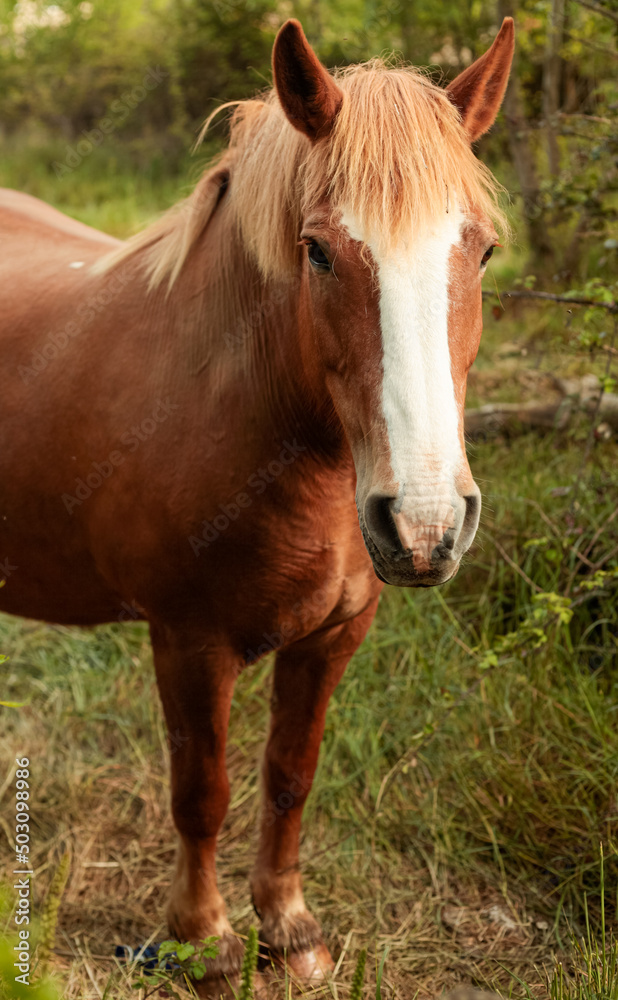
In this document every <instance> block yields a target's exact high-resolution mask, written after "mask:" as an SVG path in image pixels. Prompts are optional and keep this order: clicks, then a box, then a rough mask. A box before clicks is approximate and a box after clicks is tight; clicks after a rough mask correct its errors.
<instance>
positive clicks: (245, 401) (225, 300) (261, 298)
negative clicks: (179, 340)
mask: <svg viewBox="0 0 618 1000" xmlns="http://www.w3.org/2000/svg"><path fill="white" fill-rule="evenodd" d="M214 221H215V220H213V222H214ZM205 278H206V280H205ZM196 287H198V288H200V292H199V293H198V294H197V295H196V294H195V288H196ZM190 289H193V291H192V292H190ZM173 299H174V300H175V309H176V310H177V311H178V313H179V314H180V315H181V320H180V325H181V326H182V327H183V328H185V329H190V330H191V334H190V336H191V339H192V340H193V341H194V343H195V342H197V344H198V350H197V352H196V351H195V350H193V351H192V352H191V353H192V355H193V358H194V360H193V361H192V367H193V370H194V372H195V373H196V374H198V376H200V377H201V376H205V378H206V379H207V380H208V381H209V382H210V383H211V384H212V385H214V386H215V391H216V392H217V393H219V394H220V395H221V398H223V396H224V394H225V393H226V392H229V393H230V396H233V397H234V399H236V400H238V401H239V405H240V406H242V408H243V413H242V414H241V416H242V418H243V419H244V420H245V421H247V422H248V423H249V422H250V423H251V424H252V426H253V427H254V428H255V427H256V422H257V426H258V427H263V429H264V432H267V430H268V429H269V428H274V429H275V430H276V432H277V433H279V432H281V431H282V430H285V431H287V429H288V428H292V429H294V430H295V431H296V433H301V434H303V436H304V438H305V440H308V441H310V442H312V445H313V447H314V448H315V449H318V450H321V451H328V452H332V451H333V450H334V451H335V452H337V451H338V450H340V448H341V446H342V431H341V430H340V428H339V426H338V421H337V420H336V419H334V413H333V407H332V401H331V399H330V396H329V395H328V393H327V391H326V388H325V384H324V377H323V372H322V369H321V365H320V362H319V359H318V358H317V356H316V354H315V349H314V343H315V337H314V335H313V327H312V319H311V310H310V308H309V298H308V290H307V287H306V283H305V281H304V280H303V277H302V270H301V268H300V267H299V269H298V271H296V272H295V273H293V274H291V275H287V276H282V277H278V278H275V279H269V280H267V279H265V278H264V277H263V276H262V274H261V273H260V271H259V268H258V266H257V264H256V263H255V261H254V260H253V259H252V257H251V255H250V254H249V253H248V252H247V251H246V249H245V248H244V246H243V245H242V243H241V239H240V236H239V234H238V231H237V229H236V227H235V226H233V224H231V222H230V220H229V219H226V218H225V213H224V212H221V215H220V217H219V218H218V219H217V220H216V225H211V226H209V227H208V228H207V230H206V232H205V234H204V237H203V238H202V241H201V243H200V245H199V247H198V248H197V250H196V253H195V254H194V255H193V256H192V258H191V259H190V260H189V261H188V262H187V273H186V274H185V275H184V280H179V282H178V285H177V287H176V288H175V291H174V294H173ZM200 353H202V354H203V360H200V358H199V355H200ZM198 382H199V377H198Z"/></svg>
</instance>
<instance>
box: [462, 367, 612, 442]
mask: <svg viewBox="0 0 618 1000" xmlns="http://www.w3.org/2000/svg"><path fill="white" fill-rule="evenodd" d="M554 382H555V385H556V388H557V389H558V391H559V392H560V398H559V399H555V400H552V401H550V402H540V401H539V400H531V401H530V402H526V403H488V404H487V405H486V406H481V407H479V408H478V409H470V410H466V414H465V424H464V426H465V431H466V434H467V435H468V436H469V437H472V438H487V437H491V436H493V435H495V434H513V433H517V432H518V431H521V429H522V428H532V429H535V430H552V429H554V430H564V428H565V427H566V426H567V425H568V423H569V422H570V420H571V419H572V417H573V416H574V415H575V414H576V413H581V412H582V411H583V412H584V413H586V414H588V415H589V416H593V417H594V418H595V421H598V422H597V424H596V427H595V434H596V437H597V438H600V439H603V440H606V439H607V438H609V437H611V436H612V435H613V434H615V435H618V394H617V393H614V392H601V386H600V383H599V380H598V378H597V377H596V375H584V377H583V378H580V379H559V378H556V379H555V380H554Z"/></svg>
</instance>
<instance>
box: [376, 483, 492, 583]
mask: <svg viewBox="0 0 618 1000" xmlns="http://www.w3.org/2000/svg"><path fill="white" fill-rule="evenodd" d="M357 506H358V513H359V521H360V526H361V531H362V533H363V538H364V541H365V545H366V547H367V551H368V552H369V555H370V556H371V559H372V562H373V566H374V569H375V572H376V574H377V576H378V577H379V578H380V579H381V580H382V581H383V582H384V583H390V584H392V585H393V586H397V587H435V586H438V585H439V584H442V583H446V582H447V580H450V579H451V577H453V576H454V575H455V573H456V572H457V570H458V568H459V563H460V561H461V557H462V555H463V554H464V552H466V551H467V550H468V548H469V547H470V545H471V544H472V541H473V539H474V536H475V534H476V529H477V527H478V522H479V517H480V510H481V498H480V492H479V490H478V487H477V486H476V484H473V488H472V489H471V490H470V492H469V494H468V495H467V496H457V497H456V498H455V499H454V500H453V501H440V500H434V499H432V500H430V501H427V502H422V503H419V502H418V501H416V502H415V503H414V504H411V503H406V502H405V501H403V502H402V501H401V500H399V499H398V498H397V497H392V496H388V495H386V494H384V493H382V492H380V491H379V490H372V491H371V492H370V493H369V494H368V496H367V498H366V500H365V502H364V503H361V502H360V501H359V500H358V498H357Z"/></svg>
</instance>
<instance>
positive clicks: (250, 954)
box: [238, 927, 258, 1000]
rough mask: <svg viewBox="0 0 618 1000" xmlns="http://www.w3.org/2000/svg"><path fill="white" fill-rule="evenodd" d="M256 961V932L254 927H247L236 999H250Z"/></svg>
mask: <svg viewBox="0 0 618 1000" xmlns="http://www.w3.org/2000/svg"><path fill="white" fill-rule="evenodd" d="M257 961H258V932H257V929H256V928H255V927H250V928H249V934H248V937H247V944H246V945H245V954H244V956H243V960H242V968H241V970H240V994H239V997H238V1000H252V997H253V978H254V976H255V970H256V969H257Z"/></svg>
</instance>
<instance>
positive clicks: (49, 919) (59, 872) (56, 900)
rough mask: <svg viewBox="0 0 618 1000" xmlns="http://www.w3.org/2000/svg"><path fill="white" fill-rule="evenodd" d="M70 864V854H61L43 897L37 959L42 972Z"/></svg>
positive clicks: (53, 938) (44, 968)
mask: <svg viewBox="0 0 618 1000" xmlns="http://www.w3.org/2000/svg"><path fill="white" fill-rule="evenodd" d="M70 865H71V857H70V855H69V854H68V853H67V854H63V856H62V858H61V860H60V864H59V865H58V867H57V869H56V872H55V874H54V877H53V879H52V880H51V884H50V887H49V889H48V890H47V897H46V899H45V905H44V907H43V913H42V917H41V924H42V932H41V940H40V942H39V961H40V963H41V971H42V972H43V973H45V972H47V969H48V967H49V962H50V959H51V954H52V951H53V950H54V945H55V943H56V927H57V924H58V910H59V909H60V903H61V901H62V895H63V893H64V889H65V886H66V884H67V879H68V877H69V869H70Z"/></svg>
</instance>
